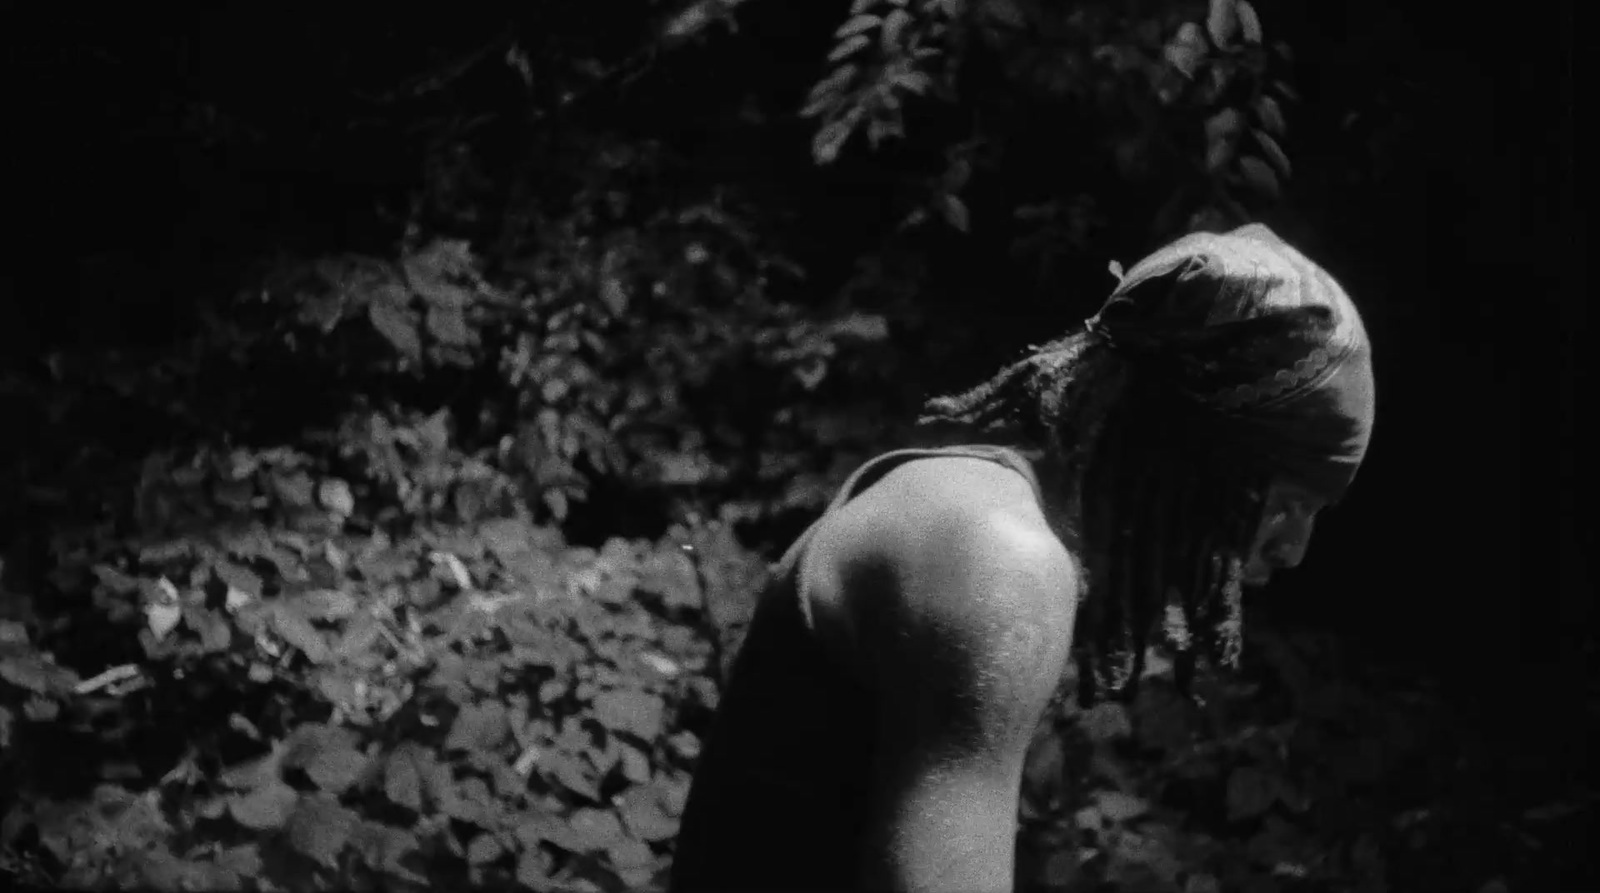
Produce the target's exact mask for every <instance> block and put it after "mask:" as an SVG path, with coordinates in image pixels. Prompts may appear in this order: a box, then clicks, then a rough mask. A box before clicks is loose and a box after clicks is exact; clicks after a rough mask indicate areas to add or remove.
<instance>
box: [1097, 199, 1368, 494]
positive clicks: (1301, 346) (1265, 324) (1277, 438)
mask: <svg viewBox="0 0 1600 893" xmlns="http://www.w3.org/2000/svg"><path fill="white" fill-rule="evenodd" d="M1088 328H1089V330H1090V331H1091V332H1094V333H1096V334H1097V335H1099V336H1100V337H1102V338H1103V339H1105V340H1106V341H1107V342H1109V343H1110V345H1111V346H1112V348H1113V349H1114V350H1116V351H1117V352H1118V353H1120V354H1123V355H1124V356H1126V357H1127V358H1128V359H1129V360H1130V362H1132V363H1133V365H1134V366H1135V367H1136V368H1139V369H1141V370H1144V371H1146V372H1148V373H1149V375H1150V376H1151V377H1153V378H1154V379H1155V380H1158V381H1161V382H1163V383H1165V384H1166V385H1167V386H1169V388H1170V390H1171V392H1172V393H1174V394H1176V395H1179V397H1180V403H1183V404H1187V405H1188V406H1190V407H1192V408H1193V409H1195V410H1197V412H1196V413H1194V415H1195V417H1197V418H1198V419H1200V420H1201V424H1202V425H1204V426H1205V427H1206V428H1207V429H1209V431H1210V432H1211V433H1212V434H1214V435H1215V441H1216V442H1215V444H1214V446H1216V447H1218V448H1221V449H1225V450H1228V451H1230V452H1233V453H1236V454H1241V455H1243V457H1244V458H1245V459H1246V460H1253V461H1254V462H1257V463H1260V465H1261V467H1264V468H1265V469H1266V470H1268V471H1269V472H1273V473H1277V474H1282V475H1284V476H1286V477H1288V478H1289V479H1291V480H1293V481H1294V482H1295V483H1298V484H1300V485H1301V486H1304V487H1307V488H1309V489H1311V490H1312V491H1313V492H1315V493H1317V494H1319V495H1320V496H1322V497H1323V498H1325V499H1326V500H1327V501H1329V502H1337V501H1338V500H1339V499H1340V498H1341V497H1342V496H1343V495H1344V492H1345V490H1346V489H1347V488H1348V487H1349V485H1350V482H1351V480H1352V479H1354V477H1355V473H1356V469H1357V468H1358V467H1359V466H1360V464H1361V459H1362V457H1363V456H1364V455H1365V454H1366V450H1367V443H1368V441H1369V440H1370V438H1371V435H1372V422H1373V406H1374V391H1373V381H1372V362H1371V348H1370V345H1369V343H1368V341H1367V334H1366V330H1365V328H1364V327H1363V326H1362V324H1361V316H1360V314H1359V313H1357V312H1356V308H1355V305H1354V304H1353V303H1351V301H1350V298H1349V296H1348V295H1346V294H1345V292H1344V289H1342V288H1340V287H1339V284H1338V283H1337V282H1335V281H1334V280H1333V277H1331V276H1329V275H1328V273H1327V272H1326V271H1324V270H1323V269H1322V268H1321V267H1319V266H1317V265H1316V264H1314V263H1312V262H1311V261H1310V260H1308V259H1307V258H1306V257H1305V256H1304V255H1302V254H1301V253H1300V252H1298V251H1296V250H1295V249H1294V248H1292V247H1290V246H1289V245H1288V244H1286V243H1285V242H1284V241H1283V240H1282V239H1280V238H1278V236H1277V235H1276V234H1275V233H1273V232H1272V231H1271V230H1270V229H1268V228H1267V227H1265V226H1262V225H1260V224H1251V225H1249V226H1245V227H1241V228H1239V229H1236V230H1233V231H1232V232H1228V233H1194V234H1191V235H1188V236H1184V237H1183V238H1181V239H1178V240H1177V241H1176V242H1173V243H1172V244H1170V245H1168V246H1167V247H1165V248H1162V249H1161V250H1159V251H1157V252H1155V253H1154V254H1152V255H1150V256H1149V257H1147V258H1145V259H1144V260H1142V261H1140V262H1139V263H1138V264H1136V265H1135V266H1134V267H1133V268H1132V269H1131V270H1129V271H1128V273H1127V275H1126V276H1124V277H1123V279H1122V282H1121V284H1120V285H1119V286H1118V287H1117V289H1116V291H1114V292H1113V293H1112V294H1111V297H1110V298H1109V299H1107V301H1106V303H1105V304H1104V305H1103V306H1102V307H1101V308H1100V312H1099V313H1098V314H1096V316H1095V317H1094V318H1092V319H1090V320H1089V322H1088Z"/></svg>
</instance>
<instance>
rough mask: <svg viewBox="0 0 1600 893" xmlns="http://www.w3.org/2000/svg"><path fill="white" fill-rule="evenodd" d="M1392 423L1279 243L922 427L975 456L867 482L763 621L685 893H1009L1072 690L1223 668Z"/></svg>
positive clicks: (1338, 299)
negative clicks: (1025, 815) (1032, 754)
mask: <svg viewBox="0 0 1600 893" xmlns="http://www.w3.org/2000/svg"><path fill="white" fill-rule="evenodd" d="M1372 417H1373V383H1372V372H1371V361H1370V350H1369V347H1368V342H1367V338H1366V334H1365V331H1364V329H1363V327H1362V324H1361V320H1360V317H1359V315H1358V314H1357V312H1356V309H1355V307H1354V305H1353V304H1352V303H1351V302H1350V299H1349V298H1348V296H1346V295H1345V293H1344V291H1343V290H1342V289H1341V288H1340V287H1339V286H1338V284H1337V283H1335V282H1334V281H1333V279H1332V278H1331V277H1330V276H1329V275H1328V274H1327V273H1326V272H1324V271H1323V270H1322V269H1321V268H1319V267H1318V266H1316V265H1315V264H1313V263H1312V262H1311V261H1309V260H1307V259H1306V258H1305V257H1304V256H1302V255H1301V254H1300V253H1299V252H1297V251H1295V250H1294V249H1293V248H1291V247H1290V246H1288V245H1287V244H1285V243H1284V242H1283V241H1281V240H1280V239H1279V238H1278V237H1277V236H1276V235H1275V234H1273V233H1272V232H1271V231H1270V230H1268V229H1267V228H1265V227H1263V226H1260V225H1252V226H1248V227H1244V228H1241V229H1238V230H1234V231H1232V232H1230V233H1225V234H1210V233H1199V234H1194V235H1190V236H1185V237H1183V238H1181V239H1179V240H1177V241H1176V242H1174V243H1172V244H1171V245H1168V246H1167V247H1165V248H1163V249H1161V250H1160V251H1157V252H1156V253H1155V254H1153V255H1151V256H1150V257H1148V258H1146V259H1145V260H1143V261H1141V262H1140V263H1139V264H1137V265H1136V266H1134V268H1133V269H1132V270H1130V271H1129V272H1128V274H1127V275H1126V277H1124V278H1123V279H1122V281H1121V283H1120V285H1119V286H1118V287H1117V288H1116V289H1115V290H1114V291H1113V293H1112V295H1111V297H1110V298H1109V299H1108V300H1107V301H1106V303H1105V305H1104V306H1103V307H1102V308H1101V310H1100V312H1099V313H1098V314H1096V315H1095V316H1094V317H1093V318H1091V319H1090V320H1089V321H1088V322H1087V323H1086V324H1085V325H1084V326H1083V327H1082V328H1081V329H1079V330H1077V331H1074V332H1072V333H1070V334H1068V335H1067V336H1065V337H1063V338H1061V339H1059V340H1057V341H1054V342H1052V343H1049V344H1046V345H1043V346H1040V347H1037V348H1033V349H1031V350H1030V353H1029V354H1028V355H1027V356H1026V357H1025V358H1024V359H1022V360H1020V361H1019V362H1017V363H1015V364H1013V365H1010V366H1008V367H1006V368H1004V369H1002V370H1001V371H1000V372H999V373H998V374H997V375H996V376H995V377H994V378H993V379H992V380H991V381H989V382H987V383H985V384H983V385H981V386H979V387H977V388H974V389H973V390H971V391H969V392H967V393H965V394H961V395H956V396H952V397H945V398H940V399H936V400H933V401H930V402H929V404H928V406H927V409H926V413H925V416H924V419H923V421H924V422H926V423H928V424H929V425H934V426H937V427H939V428H942V429H943V431H944V435H943V437H942V440H943V442H949V441H950V440H951V439H952V437H951V433H952V432H956V433H958V434H959V436H960V437H963V438H965V439H966V443H964V444H959V445H955V446H942V447H933V448H924V449H908V450H899V451H895V452H891V453H887V454H885V455H881V456H879V457H877V458H875V459H873V460H872V461H870V462H868V463H867V464H865V465H864V466H862V467H861V468H859V469H858V470H857V471H856V472H855V473H854V474H853V475H852V476H851V477H850V478H849V480H847V481H846V482H845V484H844V486H843V487H842V488H841V490H840V492H839V493H838V494H837V496H836V497H835V498H834V500H833V502H832V504H831V505H830V506H829V508H828V509H827V511H825V512H824V513H823V515H822V516H821V517H820V518H819V519H818V520H817V521H816V522H815V523H814V524H813V525H812V526H811V527H810V528H809V529H808V530H807V531H806V532H805V533H804V534H803V535H802V536H801V537H800V538H799V539H798V540H797V541H796V542H795V543H794V545H793V546H792V547H791V548H790V549H789V551H788V553H787V554H786V555H785V556H784V558H783V559H782V561H781V562H780V563H779V564H778V566H777V568H776V570H777V573H776V574H775V575H774V578H773V582H772V584H771V585H770V586H769V587H768V588H767V589H766V590H765V591H764V592H763V593H762V595H761V597H760V599H759V601H758V603H757V606H756V609H755V613H754V615H753V617H752V619H751V623H750V628H749V631H748V632H747V634H746V636H745V639H744V643H743V646H742V648H741V650H740V652H739V654H738V656H737V658H736V659H735V661H734V663H733V665H732V669H731V671H730V674H729V679H728V684H727V686H726V690H725V691H724V693H723V697H722V701H721V703H720V706H719V708H718V714H717V717H716V720H715V723H714V725H713V728H712V731H711V734H710V735H709V737H708V739H707V741H706V745H705V748H704V750H703V752H702V754H701V757H700V760H699V763H698V765H697V767H696V771H695V777H694V781H693V784H692V785H691V788H690V793H689V798H688V803H687V805H686V807H685V810H684V815H683V819H682V826H681V829H680V833H679V836H678V840H677V850H676V856H675V861H674V866H673V873H672V880H671V889H672V890H673V891H674V893H702V891H746V893H747V891H756V890H807V891H816V890H903V891H919V893H920V891H959V893H976V891H1007V893H1009V891H1010V890H1011V889H1012V884H1013V877H1012V873H1013V861H1014V847H1015V834H1016V827H1017V826H1016V820H1017V800H1018V796H1019V788H1020V783H1021V773H1022V764H1023V758H1024V755H1025V752H1026V749H1027V747H1028V744H1029V741H1030V739H1031V737H1032V734H1033V732H1034V730H1035V728H1036V727H1037V725H1038V723H1039V721H1040V718H1041V716H1042V714H1043V712H1044V710H1045V709H1046V707H1047V706H1048V705H1049V703H1050V701H1051V699H1052V698H1053V697H1054V696H1055V695H1056V692H1057V689H1058V688H1059V687H1060V686H1061V685H1062V684H1063V679H1064V677H1066V676H1067V675H1068V673H1067V671H1068V670H1069V668H1074V667H1075V668H1076V670H1077V674H1076V676H1077V681H1078V685H1079V687H1080V688H1079V698H1080V700H1081V701H1084V702H1086V703H1087V702H1088V701H1091V700H1093V699H1095V698H1104V697H1116V696H1119V695H1125V694H1127V693H1128V692H1129V691H1130V690H1131V686H1132V685H1133V684H1135V683H1136V681H1137V679H1138V677H1139V675H1140V670H1141V661H1142V659H1143V655H1144V653H1145V645H1146V643H1147V642H1148V641H1149V640H1150V636H1151V635H1152V634H1154V635H1159V636H1160V637H1161V638H1162V640H1163V642H1164V644H1165V645H1167V646H1168V647H1170V648H1171V649H1172V650H1173V651H1174V652H1175V653H1176V655H1177V656H1178V662H1177V666H1178V668H1179V673H1180V682H1182V681H1183V680H1184V679H1185V678H1186V676H1187V674H1188V673H1189V672H1190V671H1191V669H1192V667H1193V666H1194V662H1195V660H1196V659H1197V658H1198V659H1204V660H1208V661H1211V662H1213V663H1216V664H1219V665H1231V664H1232V663H1233V662H1234V661H1235V660H1236V658H1237V656H1238V650H1239V645H1240V636H1241V629H1240V621H1241V608H1240V598H1241V595H1240V593H1241V586H1245V585H1260V584H1262V583H1265V582H1266V580H1267V578H1268V577H1269V575H1270V574H1271V572H1272V570H1274V569H1275V568H1288V567H1294V566H1296V565H1298V564H1299V563H1300V560H1301V558H1302V557H1303V556H1304V554H1305V549H1306V545H1307V542H1308V540H1309V538H1310V535H1311V531H1312V524H1313V521H1314V519H1315V517H1316V515H1317V512H1318V511H1319V510H1320V509H1322V508H1323V507H1325V506H1327V505H1329V504H1331V503H1334V502H1336V501H1338V499H1339V498H1340V497H1341V496H1342V495H1343V494H1344V492H1345V490H1346V488H1347V487H1348V486H1349V484H1350V482H1351V480H1352V479H1353V477H1354V476H1355V472H1356V469H1357V467H1358V466H1359V464H1360V462H1361V459H1362V456H1363V455H1364V454H1365V451H1366V446H1367V442H1368V440H1369V438H1370V434H1371V429H1372ZM1074 633H1076V634H1077V637H1078V641H1077V643H1076V647H1075V646H1074Z"/></svg>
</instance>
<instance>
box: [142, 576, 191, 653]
mask: <svg viewBox="0 0 1600 893" xmlns="http://www.w3.org/2000/svg"><path fill="white" fill-rule="evenodd" d="M162 579H163V583H165V579H166V578H162ZM144 616H146V623H147V624H149V627H150V635H154V637H155V640H157V642H160V640H162V639H166V634H168V632H171V631H174V629H178V621H181V619H182V616H184V610H182V605H179V603H178V602H176V600H173V602H149V603H146V605H144Z"/></svg>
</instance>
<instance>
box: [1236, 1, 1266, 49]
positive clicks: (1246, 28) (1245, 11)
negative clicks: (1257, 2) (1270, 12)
mask: <svg viewBox="0 0 1600 893" xmlns="http://www.w3.org/2000/svg"><path fill="white" fill-rule="evenodd" d="M1235 9H1236V10H1237V12H1238V14H1239V31H1240V33H1241V35H1242V36H1243V37H1244V42H1245V43H1251V44H1260V43H1261V19H1260V17H1258V16H1257V15H1256V8H1255V7H1254V6H1251V5H1250V0H1239V2H1238V5H1237V6H1236V7H1235Z"/></svg>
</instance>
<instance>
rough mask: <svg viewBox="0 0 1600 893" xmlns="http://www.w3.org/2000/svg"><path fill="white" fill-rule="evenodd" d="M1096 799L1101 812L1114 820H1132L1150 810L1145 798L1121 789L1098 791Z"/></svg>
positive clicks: (1096, 804) (1095, 794)
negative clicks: (1123, 791)
mask: <svg viewBox="0 0 1600 893" xmlns="http://www.w3.org/2000/svg"><path fill="white" fill-rule="evenodd" d="M1094 801H1095V808H1096V809H1098V810H1100V814H1101V815H1103V816H1105V817H1106V818H1107V819H1108V820H1110V821H1113V822H1130V821H1132V820H1134V819H1136V818H1138V817H1140V816H1142V815H1144V814H1145V813H1147V812H1149V811H1150V804H1149V803H1148V802H1146V801H1145V800H1144V799H1142V798H1139V797H1135V796H1133V795H1132V794H1124V793H1122V792H1121V791H1096V792H1095V793H1094Z"/></svg>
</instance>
